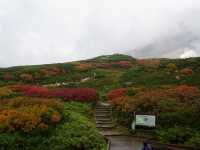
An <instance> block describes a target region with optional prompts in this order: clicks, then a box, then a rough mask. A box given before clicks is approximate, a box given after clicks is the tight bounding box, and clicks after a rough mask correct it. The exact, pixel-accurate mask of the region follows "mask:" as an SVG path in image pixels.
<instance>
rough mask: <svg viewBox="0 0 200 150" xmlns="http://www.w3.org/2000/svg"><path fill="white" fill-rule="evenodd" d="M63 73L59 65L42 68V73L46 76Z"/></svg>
mask: <svg viewBox="0 0 200 150" xmlns="http://www.w3.org/2000/svg"><path fill="white" fill-rule="evenodd" d="M60 73H61V69H59V68H58V67H49V68H43V69H41V70H40V74H41V75H42V76H45V77H49V76H56V75H59V74H60Z"/></svg>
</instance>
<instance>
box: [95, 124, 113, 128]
mask: <svg viewBox="0 0 200 150" xmlns="http://www.w3.org/2000/svg"><path fill="white" fill-rule="evenodd" d="M96 127H97V128H106V129H110V128H114V127H115V126H114V125H113V124H111V125H99V124H97V125H96Z"/></svg>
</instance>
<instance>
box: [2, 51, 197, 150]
mask: <svg viewBox="0 0 200 150" xmlns="http://www.w3.org/2000/svg"><path fill="white" fill-rule="evenodd" d="M199 66H200V58H189V59H134V58H132V57H131V56H127V55H121V54H114V55H106V56H99V57H96V58H93V59H89V60H84V61H77V62H69V63H60V64H48V65H35V66H20V67H11V68H4V69H3V68H2V69H0V85H1V86H2V87H1V88H0V98H1V101H5V100H7V99H15V97H17V96H21V95H23V92H22V93H18V92H15V91H14V92H13V91H12V89H10V87H11V86H13V85H18V84H20V85H23V84H32V85H37V86H40V88H39V89H40V90H41V91H37V90H36V91H34V90H33V91H32V94H33V96H34V94H35V93H34V92H36V95H37V94H38V93H39V94H38V95H41V93H42V92H43V96H44V95H45V94H46V93H45V92H46V91H45V89H44V88H42V87H41V86H45V87H49V88H50V89H51V88H52V89H55V88H56V89H57V87H59V88H58V89H60V94H61V91H62V90H61V89H62V88H72V87H73V88H86V87H87V88H93V89H96V90H97V91H98V93H99V95H100V98H101V100H109V102H110V103H111V104H112V105H113V108H114V111H113V116H114V118H115V120H116V121H117V122H118V123H119V124H121V125H123V126H126V127H130V124H131V121H132V118H133V117H132V114H133V112H134V111H138V112H144V113H153V114H156V115H157V116H158V122H157V123H158V126H157V127H158V128H157V130H156V131H155V135H154V136H155V137H154V138H155V139H157V140H159V141H160V142H163V143H171V144H181V145H186V146H192V147H197V146H199V145H200V143H199V141H200V121H199V117H200V116H199V114H200V109H199V108H200V92H199V89H200V76H199V75H200V67H199ZM56 83H57V84H56ZM36 89H37V88H36ZM58 91H59V90H57V92H58ZM37 92H38V93H37ZM40 92H41V93H40ZM58 93H59V92H58ZM58 93H57V94H58ZM64 93H65V92H64ZM29 94H30V93H29ZM54 94H55V93H54ZM82 94H83V97H84V96H85V94H84V92H82ZM50 95H51V94H50ZM55 95H56V94H55ZM58 95H59V94H58ZM66 95H68V96H70V94H69V93H68V94H66ZM86 95H87V94H86ZM49 97H50V96H49ZM49 97H48V96H46V98H47V99H48V98H49ZM72 101H73V99H72ZM83 101H86V100H83ZM92 108H93V104H91V103H79V102H65V104H64V111H63V112H60V113H61V114H62V119H61V121H60V122H59V123H58V124H56V125H50V124H48V125H49V128H48V130H47V131H45V132H41V133H42V134H39V135H38V134H37V135H35V134H32V133H31V134H30V133H29V134H27V133H22V132H19V131H18V130H17V131H16V132H8V133H5V132H3V133H1V134H0V144H2V147H4V149H9V148H10V149H14V148H15V147H17V148H18V149H19V148H21V149H22V148H23V149H34V148H35V149H44V150H45V148H46V149H51V148H53V149H59V150H60V149H64V148H65V149H70V150H80V149H87V150H90V149H92V150H101V149H103V148H104V146H105V141H104V139H103V138H102V137H101V135H99V133H98V131H97V130H96V129H95V126H94V123H93V110H92ZM1 111H2V110H1V109H0V112H1ZM0 121H1V120H0ZM38 143H40V144H38ZM47 145H49V147H48V146H47ZM8 146H11V147H8ZM37 146H38V147H37ZM45 146H46V147H45Z"/></svg>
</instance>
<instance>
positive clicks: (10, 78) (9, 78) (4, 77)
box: [3, 73, 14, 81]
mask: <svg viewBox="0 0 200 150" xmlns="http://www.w3.org/2000/svg"><path fill="white" fill-rule="evenodd" d="M13 78H14V76H13V75H12V74H11V73H5V74H4V75H3V79H4V80H5V81H10V80H12V79H13Z"/></svg>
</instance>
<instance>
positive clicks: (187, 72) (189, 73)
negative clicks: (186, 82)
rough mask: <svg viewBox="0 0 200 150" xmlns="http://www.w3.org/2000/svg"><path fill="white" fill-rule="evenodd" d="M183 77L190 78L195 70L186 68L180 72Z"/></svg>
mask: <svg viewBox="0 0 200 150" xmlns="http://www.w3.org/2000/svg"><path fill="white" fill-rule="evenodd" d="M180 73H181V75H183V76H188V75H192V74H193V70H192V69H190V68H185V69H182V70H181V71H180Z"/></svg>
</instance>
